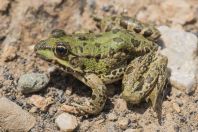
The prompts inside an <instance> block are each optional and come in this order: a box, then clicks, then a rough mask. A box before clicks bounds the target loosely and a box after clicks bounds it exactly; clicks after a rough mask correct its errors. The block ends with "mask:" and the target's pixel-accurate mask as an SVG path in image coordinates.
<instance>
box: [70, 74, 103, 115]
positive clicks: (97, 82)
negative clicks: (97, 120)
mask: <svg viewBox="0 0 198 132" xmlns="http://www.w3.org/2000/svg"><path fill="white" fill-rule="evenodd" d="M73 76H75V77H76V78H77V79H79V80H80V81H82V82H83V83H84V84H86V85H87V86H88V87H90V88H91V89H92V95H91V99H90V100H89V101H88V102H85V103H84V104H78V103H72V104H71V105H72V106H74V107H75V109H76V110H77V111H78V114H91V115H96V114H98V113H100V112H101V111H102V109H103V107H104V104H105V102H106V99H107V96H106V86H105V84H104V83H103V82H102V80H101V79H100V78H99V77H98V76H97V75H95V74H85V75H83V76H81V75H79V74H78V73H75V74H73Z"/></svg>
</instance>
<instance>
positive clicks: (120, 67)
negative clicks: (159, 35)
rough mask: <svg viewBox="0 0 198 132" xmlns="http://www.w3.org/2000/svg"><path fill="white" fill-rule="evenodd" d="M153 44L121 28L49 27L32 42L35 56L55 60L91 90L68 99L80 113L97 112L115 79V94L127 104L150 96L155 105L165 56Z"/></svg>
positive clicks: (163, 75) (162, 82)
mask: <svg viewBox="0 0 198 132" xmlns="http://www.w3.org/2000/svg"><path fill="white" fill-rule="evenodd" d="M158 49H159V46H158V45H157V44H156V43H155V42H154V41H151V40H149V39H147V38H145V37H144V35H142V34H140V33H136V32H135V31H134V30H127V29H125V28H112V29H111V30H109V31H108V30H107V31H105V32H99V33H74V34H66V33H65V32H64V31H63V30H61V29H55V30H53V31H52V32H51V35H50V36H49V37H48V38H47V39H45V40H41V41H40V42H38V43H37V44H36V45H35V47H34V51H35V53H36V55H37V56H39V57H40V58H41V59H44V60H46V61H48V62H51V63H53V64H55V65H56V66H57V67H58V68H60V69H62V70H63V71H64V72H66V73H68V74H71V75H73V76H74V77H75V78H77V79H78V80H80V81H81V82H82V83H84V84H85V85H87V86H88V87H89V88H90V89H91V90H92V94H91V97H90V98H89V99H87V100H86V101H82V102H72V103H71V104H70V106H71V107H72V108H74V111H73V112H74V113H75V114H80V115H84V114H88V115H97V114H99V113H100V112H101V111H102V110H103V108H104V105H105V102H106V100H107V98H108V97H107V94H108V93H107V85H108V84H112V83H114V82H116V81H119V80H122V92H121V94H120V96H121V98H123V99H124V100H126V101H127V102H128V103H130V104H133V105H135V104H139V103H140V102H142V101H147V102H150V103H151V106H152V107H153V110H154V111H157V110H158V109H159V106H160V105H161V103H162V97H163V96H162V93H163V91H164V89H165V88H166V87H165V85H166V82H167V78H168V74H167V73H168V71H167V63H168V59H167V57H165V56H163V55H161V54H160V53H159V50H158ZM71 113H72V112H71Z"/></svg>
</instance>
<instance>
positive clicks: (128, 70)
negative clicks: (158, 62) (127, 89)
mask: <svg viewBox="0 0 198 132" xmlns="http://www.w3.org/2000/svg"><path fill="white" fill-rule="evenodd" d="M133 69H134V67H133V66H130V67H128V68H127V69H126V71H125V74H129V73H131V72H132V71H133Z"/></svg>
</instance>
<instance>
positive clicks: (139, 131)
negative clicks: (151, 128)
mask: <svg viewBox="0 0 198 132" xmlns="http://www.w3.org/2000/svg"><path fill="white" fill-rule="evenodd" d="M124 132H143V129H142V128H136V129H132V128H129V129H127V130H125V131H124Z"/></svg>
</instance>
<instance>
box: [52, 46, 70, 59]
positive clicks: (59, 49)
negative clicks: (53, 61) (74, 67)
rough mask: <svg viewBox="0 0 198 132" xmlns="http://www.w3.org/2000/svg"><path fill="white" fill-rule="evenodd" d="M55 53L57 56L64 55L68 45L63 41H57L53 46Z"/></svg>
mask: <svg viewBox="0 0 198 132" xmlns="http://www.w3.org/2000/svg"><path fill="white" fill-rule="evenodd" d="M54 51H55V54H56V55H57V56H59V57H65V56H66V55H67V54H68V52H69V49H68V46H67V45H66V44H65V43H64V42H57V45H56V47H55V50H54Z"/></svg>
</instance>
